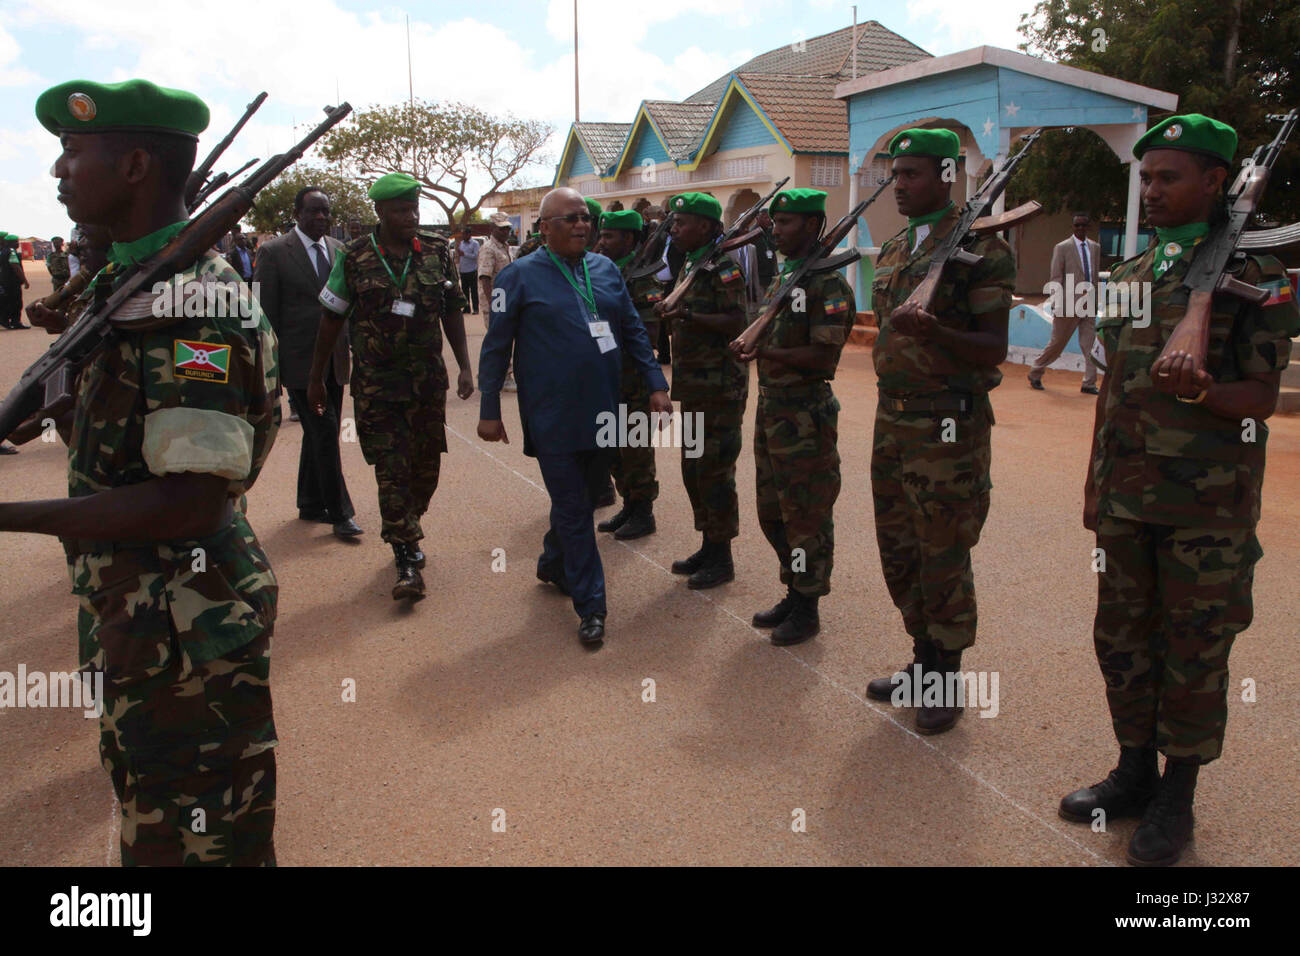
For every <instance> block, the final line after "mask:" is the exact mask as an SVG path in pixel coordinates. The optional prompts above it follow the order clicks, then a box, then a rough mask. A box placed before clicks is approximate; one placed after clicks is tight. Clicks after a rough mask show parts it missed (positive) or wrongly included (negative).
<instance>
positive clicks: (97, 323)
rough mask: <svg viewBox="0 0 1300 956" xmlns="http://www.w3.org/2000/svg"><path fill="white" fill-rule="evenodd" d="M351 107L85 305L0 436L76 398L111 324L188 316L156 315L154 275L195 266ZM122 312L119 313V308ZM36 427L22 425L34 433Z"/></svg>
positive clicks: (138, 325) (37, 370) (27, 378)
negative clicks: (76, 387) (76, 389)
mask: <svg viewBox="0 0 1300 956" xmlns="http://www.w3.org/2000/svg"><path fill="white" fill-rule="evenodd" d="M350 112H352V107H351V106H349V105H348V104H347V103H341V104H339V105H338V106H335V107H332V108H330V107H327V108H326V110H325V113H326V119H325V120H324V121H323V122H322V123H321V124H320V125H319V126H317V127H316V128H315V129H313V130H312V131H311V132H310V133H308V134H307V135H306V136H305V137H303V139H302V140H300V141H299V142H298V143H297V144H296V145H295V146H294V147H293V148H292V149H291V150H289V151H288V152H287V153H281V154H280V155H278V156H273V157H271V158H270V159H268V160H267V161H266V162H265V163H263V164H262V165H261V167H260V168H259V169H258V170H257V171H256V172H255V173H253V174H252V175H251V176H249V177H248V179H246V180H244V181H243V182H242V183H240V184H239V185H237V186H232V187H231V188H230V189H228V190H227V191H226V192H224V193H223V194H222V195H221V197H220V198H219V199H218V200H217V201H216V202H214V203H212V205H210V206H208V207H207V208H206V209H204V210H203V212H201V213H199V214H198V215H197V216H195V217H194V218H193V219H191V220H190V221H189V222H188V223H187V224H186V226H185V228H184V229H182V230H181V231H180V232H178V233H177V234H176V235H175V236H174V237H173V238H172V240H171V241H170V242H168V243H167V245H166V246H164V247H163V248H162V249H160V250H159V251H158V252H156V253H154V255H153V256H151V257H150V258H149V259H148V260H146V261H145V262H142V263H140V264H139V265H137V266H135V267H134V268H133V269H131V270H129V271H128V272H126V273H124V277H123V279H122V280H121V281H120V283H119V284H118V287H117V288H116V289H115V290H114V291H113V292H112V294H111V295H109V296H108V298H107V299H105V300H103V301H102V302H99V303H92V304H91V305H89V306H87V307H86V309H85V310H84V311H83V312H82V313H81V315H80V316H79V317H78V318H77V319H76V320H75V321H74V322H73V323H72V324H71V325H70V326H69V327H68V329H67V330H66V331H65V332H64V333H63V334H62V335H60V336H59V337H58V339H56V340H55V342H54V344H53V345H51V346H50V348H49V350H48V351H47V352H46V353H45V354H44V355H42V356H41V357H40V358H39V359H37V361H36V362H35V364H33V365H32V367H31V368H29V369H28V370H27V371H25V372H24V373H23V374H22V377H21V378H20V379H19V380H18V384H17V385H15V386H14V387H13V389H12V390H11V391H10V392H9V395H8V396H7V397H6V398H5V400H4V401H3V402H0V440H3V439H5V438H8V437H9V435H11V434H12V433H13V432H14V430H15V429H16V428H18V427H19V425H20V424H22V423H23V422H24V421H27V420H28V419H29V418H32V417H33V416H35V417H36V420H37V422H39V421H41V420H42V419H44V418H46V417H51V418H54V419H58V418H59V417H60V416H61V415H62V414H63V413H64V412H66V411H67V410H68V409H69V408H70V407H71V405H72V401H73V395H72V389H73V385H74V383H75V382H76V378H77V373H78V372H79V371H80V370H81V369H82V368H83V367H84V366H85V365H86V364H87V363H88V362H89V361H90V360H91V359H92V358H93V357H94V356H95V354H96V353H97V352H98V351H99V349H100V348H101V347H103V345H104V343H105V342H106V341H107V339H108V336H109V334H110V332H111V331H112V330H113V329H114V328H120V329H126V330H129V331H148V330H150V329H158V328H163V327H165V326H168V325H172V324H175V323H176V322H181V321H184V317H183V316H171V315H164V316H162V317H159V316H156V315H154V309H153V308H152V307H151V304H152V302H153V299H154V294H153V287H154V284H155V283H158V282H163V281H166V280H169V279H171V277H172V276H174V275H176V274H177V273H178V272H184V271H185V270H186V269H188V268H190V267H191V266H193V265H194V264H195V263H196V262H198V261H199V259H200V258H202V256H203V255H204V253H206V252H207V251H208V250H209V249H211V248H212V246H213V245H214V244H215V243H216V242H217V241H218V240H219V239H221V237H222V236H224V235H226V234H227V233H228V232H230V229H231V227H233V226H234V225H235V223H237V222H239V220H240V219H242V218H243V217H244V215H245V214H246V213H247V212H248V210H249V209H251V208H252V207H253V199H254V197H255V196H256V195H257V193H258V191H259V190H260V189H262V188H263V187H265V186H266V185H267V184H269V183H270V182H272V181H273V180H274V179H275V178H276V177H277V176H279V175H280V174H281V173H283V172H284V171H285V170H286V169H288V168H289V167H290V166H292V165H293V164H294V163H295V162H297V161H298V160H299V159H301V158H302V154H303V153H304V152H305V151H306V150H307V149H308V148H309V147H310V146H311V145H312V144H313V143H315V142H316V140H318V139H320V138H321V137H322V136H324V135H325V134H326V133H327V132H329V130H330V129H332V128H333V127H334V126H335V125H336V124H337V123H338V122H339V121H340V120H341V119H343V117H345V116H347V115H348V113H350ZM119 312H121V313H123V314H122V315H119V314H118V313H119ZM38 433H39V429H36V430H33V429H31V428H24V429H23V435H24V436H25V437H26V438H31V437H33V436H34V434H38Z"/></svg>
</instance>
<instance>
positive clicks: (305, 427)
mask: <svg viewBox="0 0 1300 956" xmlns="http://www.w3.org/2000/svg"><path fill="white" fill-rule="evenodd" d="M293 213H294V218H295V219H296V220H297V225H295V226H294V227H293V228H292V229H290V230H289V231H288V232H286V233H285V234H284V235H283V236H278V237H276V238H275V239H272V240H271V241H270V242H266V243H263V245H262V247H261V249H260V250H259V251H258V255H257V266H256V269H255V270H254V274H253V281H254V282H255V283H258V286H257V288H258V300H259V301H260V302H261V304H262V311H263V312H265V313H266V317H267V319H268V320H270V323H271V328H272V329H274V330H275V335H276V338H277V339H279V342H280V381H281V382H282V383H283V384H284V387H285V388H286V389H288V390H289V396H290V398H291V399H292V402H293V404H294V405H296V406H297V407H298V408H300V409H302V408H310V407H311V406H310V405H309V404H308V402H307V386H308V384H309V382H310V379H311V363H312V353H313V352H314V351H315V348H316V330H317V327H318V326H319V325H320V301H319V298H318V297H319V296H320V290H321V287H322V286H324V285H325V280H326V279H328V278H329V274H330V268H331V267H332V265H333V262H334V255H335V253H336V252H337V251H338V250H341V249H342V248H343V244H342V243H341V242H339V241H338V240H337V239H335V238H334V237H333V236H327V235H326V234H325V232H326V230H327V229H329V224H330V201H329V197H328V196H326V195H325V193H324V192H322V191H321V190H319V189H312V188H310V187H309V188H307V189H303V190H300V191H299V193H298V195H297V196H295V197H294V201H293ZM348 362H349V355H348V341H347V336H346V335H341V336H339V340H338V344H337V345H336V346H335V349H334V360H333V362H332V363H331V367H330V369H329V371H328V373H327V375H326V391H327V392H328V394H329V407H328V408H326V409H325V414H323V415H307V414H303V415H302V416H301V420H302V454H301V456H300V457H299V459H298V517H299V518H302V519H303V520H304V521H322V522H325V523H327V524H330V525H333V526H334V534H335V536H337V537H339V538H342V539H344V540H347V539H350V538H355V537H356V536H357V535H359V534H361V528H360V527H358V525H357V523H356V522H355V521H354V520H352V519H353V515H354V514H355V511H354V510H353V508H352V499H351V498H350V497H349V496H348V486H347V483H346V482H345V481H344V480H343V461H342V458H341V456H340V454H339V419H340V416H341V415H342V410H343V386H344V385H346V384H347V382H348V372H349V367H348Z"/></svg>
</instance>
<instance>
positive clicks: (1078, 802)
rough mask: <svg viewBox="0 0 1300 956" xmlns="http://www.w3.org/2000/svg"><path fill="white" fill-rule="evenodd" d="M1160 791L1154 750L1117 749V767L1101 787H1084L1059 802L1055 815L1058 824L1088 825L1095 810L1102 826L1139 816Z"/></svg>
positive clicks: (1096, 784)
mask: <svg viewBox="0 0 1300 956" xmlns="http://www.w3.org/2000/svg"><path fill="white" fill-rule="evenodd" d="M1159 787H1160V768H1159V766H1158V764H1157V762H1156V748H1155V747H1153V746H1147V747H1120V748H1119V766H1117V767H1116V768H1115V769H1114V770H1112V771H1111V772H1110V775H1109V776H1108V777H1106V779H1105V780H1103V781H1102V782H1101V783H1094V784H1093V785H1092V786H1091V787H1084V788H1083V789H1082V790H1076V791H1074V793H1071V794H1067V795H1066V796H1064V797H1062V798H1061V806H1060V809H1058V810H1057V811H1056V812H1057V815H1058V816H1060V818H1061V819H1062V820H1072V821H1074V822H1075V823H1091V822H1092V821H1093V814H1094V812H1095V811H1097V810H1101V811H1103V812H1104V813H1105V815H1106V817H1105V819H1106V822H1110V821H1111V820H1118V819H1120V818H1121V817H1136V816H1140V815H1141V814H1142V812H1143V811H1145V810H1146V808H1147V804H1149V803H1150V802H1151V798H1152V797H1154V796H1155V795H1156V790H1157V789H1158V788H1159Z"/></svg>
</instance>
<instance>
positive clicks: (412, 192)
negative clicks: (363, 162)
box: [366, 173, 420, 202]
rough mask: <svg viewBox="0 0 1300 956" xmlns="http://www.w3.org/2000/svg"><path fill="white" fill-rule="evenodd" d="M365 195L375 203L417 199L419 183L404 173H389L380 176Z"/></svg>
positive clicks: (418, 196)
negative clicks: (388, 200) (386, 200)
mask: <svg viewBox="0 0 1300 956" xmlns="http://www.w3.org/2000/svg"><path fill="white" fill-rule="evenodd" d="M366 195H367V196H369V197H370V198H371V199H373V200H374V201H375V202H383V201H384V200H385V199H417V200H418V199H419V198H420V183H419V182H418V181H417V180H416V179H415V177H413V176H408V175H406V173H389V174H388V175H387V176H380V177H379V178H378V179H376V180H375V181H374V182H373V183H372V184H371V186H370V189H369V190H368V191H367V192H366Z"/></svg>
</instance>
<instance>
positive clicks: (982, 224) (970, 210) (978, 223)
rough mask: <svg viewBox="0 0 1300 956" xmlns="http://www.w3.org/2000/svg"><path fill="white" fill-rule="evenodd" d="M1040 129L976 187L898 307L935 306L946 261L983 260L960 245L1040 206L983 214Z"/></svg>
mask: <svg viewBox="0 0 1300 956" xmlns="http://www.w3.org/2000/svg"><path fill="white" fill-rule="evenodd" d="M1038 137H1039V131H1035V132H1033V133H1031V134H1030V135H1029V136H1028V137H1026V139H1025V145H1024V146H1023V147H1022V148H1021V150H1020V152H1018V153H1016V155H1014V156H1012V157H1011V158H1010V159H1009V160H1007V161H1006V163H1004V164H1003V166H1002V168H1001V169H999V170H998V171H997V172H995V173H994V174H993V175H992V176H990V177H989V178H988V179H986V180H985V181H984V185H983V186H981V187H980V188H979V189H978V190H976V192H975V195H974V196H972V197H971V198H970V199H969V200H967V202H966V205H965V206H964V207H963V208H962V211H961V219H960V220H958V222H957V225H956V226H954V227H953V230H952V232H950V233H948V235H946V236H945V237H944V239H943V241H942V242H941V243H939V247H938V248H937V249H936V250H935V251H934V255H933V256H931V258H930V267H929V269H927V270H926V273H925V278H924V279H922V280H921V284H920V285H918V286H917V287H916V289H915V290H913V292H912V294H911V295H909V296H908V297H907V301H906V302H904V303H903V304H902V305H900V306H899V307H898V311H901V310H903V309H906V308H907V307H908V306H916V307H920V308H922V309H924V310H925V311H926V312H929V311H930V310H931V308H932V307H933V306H934V300H935V296H937V295H938V293H939V282H940V280H941V279H942V278H943V270H944V268H945V267H946V266H947V265H948V263H949V262H955V263H957V264H958V265H963V266H973V265H977V264H978V263H979V262H981V261H982V260H983V258H984V257H983V256H977V255H975V254H974V253H973V252H971V251H969V250H968V249H965V248H963V247H964V246H966V245H967V244H968V243H969V242H971V241H972V240H974V238H975V237H976V236H977V235H987V234H988V233H993V232H1001V231H1002V230H1004V229H1009V228H1011V227H1012V226H1016V225H1019V224H1020V223H1023V222H1028V221H1029V220H1030V219H1032V218H1033V217H1034V216H1036V215H1038V213H1039V212H1040V211H1041V210H1042V206H1040V205H1039V204H1038V203H1036V202H1033V201H1030V202H1027V203H1025V204H1024V205H1023V206H1017V207H1016V208H1015V209H1012V210H1009V211H1008V212H1005V213H1002V214H1001V215H998V216H986V215H985V214H986V213H987V212H988V211H989V210H990V209H991V208H992V206H993V202H994V200H996V199H997V198H998V197H999V196H1001V195H1002V191H1003V190H1004V189H1006V188H1007V183H1008V182H1010V181H1011V175H1012V173H1014V172H1015V171H1016V167H1017V166H1019V165H1020V163H1021V161H1022V160H1023V159H1024V158H1025V154H1026V153H1028V152H1029V149H1030V147H1031V146H1033V145H1034V141H1035V140H1036V139H1038Z"/></svg>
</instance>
